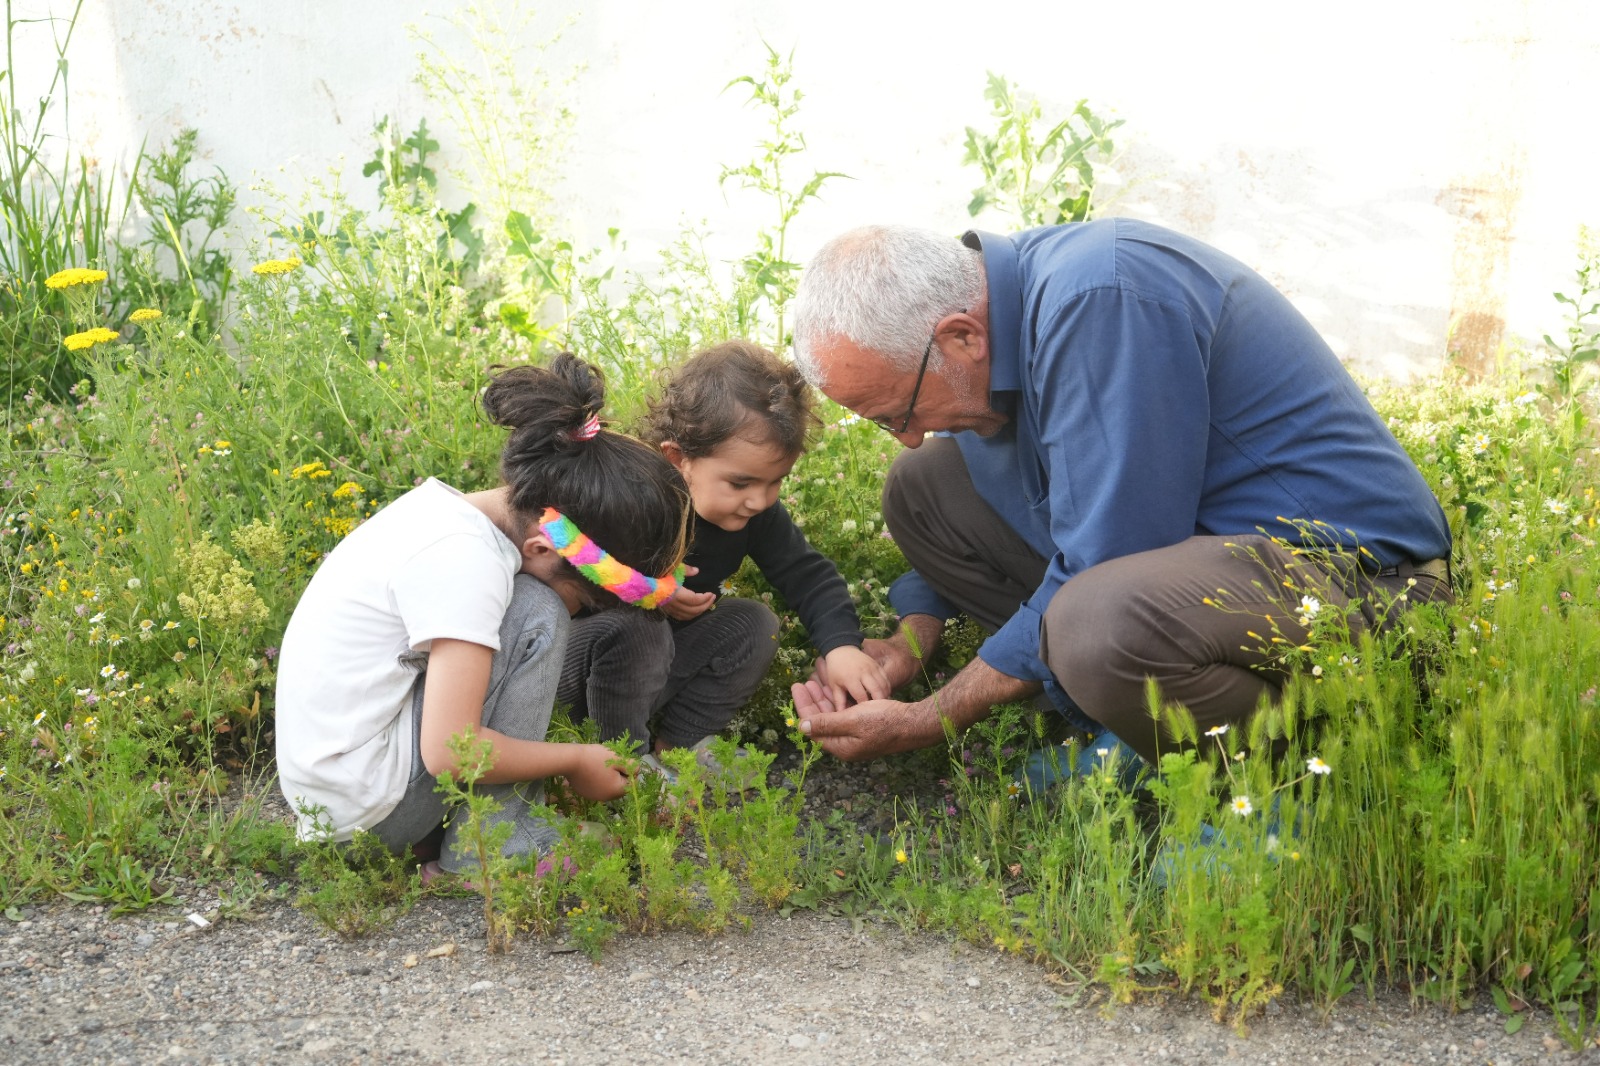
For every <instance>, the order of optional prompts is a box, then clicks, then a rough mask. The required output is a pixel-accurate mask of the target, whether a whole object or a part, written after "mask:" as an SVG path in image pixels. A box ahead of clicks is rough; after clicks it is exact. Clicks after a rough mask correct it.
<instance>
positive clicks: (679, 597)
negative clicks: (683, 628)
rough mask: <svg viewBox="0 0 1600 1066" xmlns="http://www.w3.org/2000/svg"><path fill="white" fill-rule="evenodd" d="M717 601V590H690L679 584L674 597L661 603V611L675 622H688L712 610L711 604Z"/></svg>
mask: <svg viewBox="0 0 1600 1066" xmlns="http://www.w3.org/2000/svg"><path fill="white" fill-rule="evenodd" d="M716 602H717V594H716V593H715V592H690V591H689V590H688V589H686V588H684V587H683V586H682V585H679V586H678V590H677V591H676V592H674V593H673V594H672V599H670V600H668V601H667V602H666V603H663V604H662V605H661V613H662V614H664V615H666V616H667V617H668V618H670V619H672V620H673V621H674V622H687V621H689V620H690V619H691V618H699V617H700V616H701V615H703V614H705V613H706V612H707V611H709V610H711V605H712V604H714V603H716Z"/></svg>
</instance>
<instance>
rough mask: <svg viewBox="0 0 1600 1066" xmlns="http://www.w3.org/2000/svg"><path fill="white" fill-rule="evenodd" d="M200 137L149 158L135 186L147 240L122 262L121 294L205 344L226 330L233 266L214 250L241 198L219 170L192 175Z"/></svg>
mask: <svg viewBox="0 0 1600 1066" xmlns="http://www.w3.org/2000/svg"><path fill="white" fill-rule="evenodd" d="M198 138H199V133H198V132H197V131H196V130H192V129H185V130H182V131H180V132H179V134H178V136H177V137H175V138H174V139H173V141H172V144H171V145H169V146H168V147H167V148H165V149H163V150H161V151H159V152H156V153H155V154H154V155H151V156H150V157H149V158H148V159H147V160H146V161H145V166H144V169H143V172H142V173H141V174H140V175H139V179H138V183H137V186H136V189H137V195H138V197H139V203H140V206H142V207H143V208H144V212H145V214H146V215H147V216H149V220H150V221H149V226H150V232H149V235H148V236H147V237H146V238H145V240H144V241H143V243H141V244H140V245H138V246H136V247H135V248H132V249H123V251H122V254H120V255H119V256H118V264H119V273H120V274H121V275H122V276H121V277H120V278H119V281H118V286H117V288H118V290H119V291H120V292H123V293H125V294H126V295H127V298H128V300H129V301H131V302H132V303H135V304H138V305H140V306H144V307H161V308H166V309H168V312H169V313H171V314H172V315H174V317H179V316H181V317H182V319H183V321H184V323H185V324H186V326H187V328H188V329H189V330H190V331H191V332H198V333H200V335H201V336H205V335H208V334H210V333H215V332H218V331H220V330H221V329H222V325H223V315H224V312H225V310H226V308H227V306H228V298H229V295H230V294H231V293H232V291H233V284H234V269H233V261H232V260H231V259H230V258H229V257H228V253H227V252H225V251H224V250H223V249H222V248H220V247H216V246H214V245H213V241H218V240H220V238H221V235H222V232H223V230H224V228H225V227H226V226H227V225H228V223H229V221H230V220H231V219H232V217H233V209H234V206H235V203H236V200H237V192H236V190H235V189H234V186H233V183H232V182H231V181H229V180H228V176H227V175H226V174H224V173H222V171H220V170H213V172H212V173H211V174H210V175H208V176H206V177H197V176H195V175H194V174H193V173H191V170H192V166H193V163H194V155H195V143H196V141H197V140H198Z"/></svg>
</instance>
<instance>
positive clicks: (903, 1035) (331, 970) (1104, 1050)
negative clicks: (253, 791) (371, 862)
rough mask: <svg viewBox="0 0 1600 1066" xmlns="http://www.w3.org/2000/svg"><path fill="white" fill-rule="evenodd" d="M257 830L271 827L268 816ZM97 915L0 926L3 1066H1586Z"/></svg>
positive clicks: (1447, 1030)
mask: <svg viewBox="0 0 1600 1066" xmlns="http://www.w3.org/2000/svg"><path fill="white" fill-rule="evenodd" d="M902 770H903V768H900V767H895V766H893V765H891V766H887V767H886V766H883V765H881V764H879V765H876V766H866V767H849V768H846V767H842V766H840V764H837V763H831V764H827V763H825V764H823V765H822V766H820V767H819V768H818V771H820V773H818V775H817V777H816V778H815V779H814V780H813V782H811V783H810V785H809V786H808V789H807V792H808V809H810V810H811V811H813V812H814V813H819V814H820V813H822V812H824V811H826V810H828V809H832V808H837V809H843V810H846V811H847V812H849V813H850V814H851V815H852V816H853V817H855V818H856V819H857V820H858V822H860V823H861V824H863V825H864V826H865V827H867V828H869V829H871V828H879V827H878V826H877V825H876V823H877V822H879V821H881V820H882V819H883V816H884V812H885V808H886V807H888V806H890V805H888V804H885V803H883V802H881V800H882V798H883V796H884V794H885V792H886V791H888V790H889V788H890V787H892V788H893V790H894V791H899V790H900V788H901V787H903V785H904V782H902V781H899V780H897V777H898V776H899V775H900V773H901V772H902ZM267 811H268V813H269V815H274V816H283V815H284V813H285V812H284V811H283V809H282V807H281V804H278V803H276V802H274V803H269V804H268V807H267ZM177 892H178V897H179V899H178V906H176V907H173V908H164V909H159V910H157V911H154V912H150V913H145V914H139V915H132V916H126V917H121V918H112V917H110V916H109V915H108V914H107V913H105V911H104V910H103V909H102V908H100V907H94V906H89V905H84V904H76V905H74V904H68V903H50V904H39V905H33V906H27V907H23V908H21V909H20V910H19V911H16V912H14V915H15V916H12V917H11V920H10V921H5V920H0V1003H4V1005H5V1006H4V1009H3V1010H0V1063H6V1064H16V1066H23V1064H32V1063H48V1064H50V1066H61V1064H64V1063H65V1064H71V1063H124V1062H126V1063H144V1062H158V1061H159V1062H187V1061H195V1062H217V1063H222V1062H230V1063H231V1062H271V1063H281V1062H307V1063H324V1062H341V1063H343V1062H351V1063H367V1062H397V1061H406V1062H409V1063H418V1064H421V1063H451V1064H463V1063H478V1062H485V1063H487V1062H501V1061H506V1060H511V1061H531V1062H541V1063H602V1062H604V1063H612V1062H619V1061H627V1062H633V1063H639V1062H666V1061H677V1060H689V1061H695V1062H705V1063H723V1062H750V1061H759V1060H775V1061H780V1062H795V1063H811V1062H816V1063H829V1064H836V1063H840V1062H844V1063H853V1062H878V1061H885V1062H891V1061H892V1062H897V1063H942V1062H958V1061H959V1062H972V1063H990V1062H994V1063H1001V1062H1018V1063H1029V1064H1036V1063H1041V1062H1065V1063H1076V1062H1083V1063H1091V1062H1092V1063H1096V1064H1117V1063H1149V1062H1173V1063H1191V1062H1192V1063H1199V1062H1206V1063H1214V1062H1230V1063H1233V1062H1237V1063H1296V1064H1301V1063H1305V1064H1309V1063H1380V1062H1381V1063H1425V1062H1426V1063H1433V1062H1440V1063H1462V1064H1466V1063H1482V1064H1490V1063H1492V1064H1494V1066H1510V1064H1514V1063H1532V1062H1550V1063H1584V1064H1596V1066H1600V1046H1590V1047H1587V1048H1585V1049H1584V1050H1582V1051H1579V1052H1574V1051H1572V1050H1570V1049H1569V1048H1568V1047H1567V1046H1566V1045H1565V1044H1563V1043H1561V1042H1560V1041H1558V1040H1557V1039H1556V1038H1555V1037H1554V1035H1553V1027H1552V1025H1551V1022H1550V1019H1549V1018H1548V1017H1547V1016H1543V1015H1540V1014H1535V1015H1533V1016H1532V1017H1531V1018H1530V1019H1529V1021H1528V1023H1527V1024H1526V1025H1525V1026H1524V1027H1523V1029H1522V1030H1521V1031H1520V1032H1518V1033H1516V1034H1515V1035H1512V1036H1507V1035H1506V1033H1505V1032H1504V1019H1503V1018H1502V1017H1501V1016H1500V1015H1498V1014H1497V1013H1496V1012H1495V1010H1494V1009H1493V1007H1492V1006H1491V1005H1489V1004H1488V1003H1487V1002H1483V1003H1480V1004H1478V1005H1477V1006H1476V1007H1475V1008H1474V1009H1473V1010H1471V1011H1467V1012H1463V1013H1459V1014H1450V1013H1447V1012H1446V1011H1444V1010H1441V1009H1440V1008H1438V1007H1434V1006H1431V1005H1427V1006H1422V1007H1418V1008H1413V1006H1412V1004H1410V1003H1409V1002H1408V1001H1407V1000H1406V999H1405V998H1404V997H1403V996H1398V995H1389V996H1384V997H1382V998H1381V999H1380V1000H1379V1001H1378V1002H1376V1003H1368V1002H1366V1001H1365V1000H1361V999H1358V998H1356V997H1348V998H1347V999H1346V1001H1345V1003H1343V1004H1341V1005H1340V1006H1339V1007H1338V1008H1337V1009H1336V1011H1335V1012H1334V1013H1333V1015H1332V1017H1331V1018H1330V1019H1329V1020H1328V1022H1327V1023H1326V1024H1324V1023H1323V1022H1322V1021H1321V1019H1319V1017H1318V1016H1317V1014H1316V1012H1315V1011H1314V1010H1312V1009H1311V1008H1309V1007H1306V1006H1302V1005H1298V1004H1296V1003H1294V1002H1292V1001H1285V1002H1282V1003H1278V1004H1274V1005H1273V1006H1272V1007H1271V1008H1270V1009H1269V1010H1268V1012H1267V1013H1266V1014H1264V1015H1262V1016H1261V1017H1259V1018H1256V1019H1253V1020H1252V1021H1251V1032H1250V1035H1249V1036H1247V1037H1241V1036H1239V1035H1238V1034H1237V1033H1235V1032H1234V1031H1233V1030H1232V1029H1231V1028H1229V1027H1227V1026H1224V1025H1219V1024H1218V1023H1217V1022H1215V1021H1213V1020H1212V1018H1211V1015H1210V1012H1209V1010H1208V1009H1207V1008H1206V1007H1205V1005H1204V1004H1202V1003H1196V1002H1190V1001H1183V1000H1178V999H1160V998H1158V999H1152V1000H1150V1001H1147V1002H1142V1003H1139V1004H1136V1005H1133V1006H1125V1007H1120V1008H1118V1009H1117V1010H1116V1011H1115V1012H1113V1013H1109V1014H1107V1013H1106V1012H1105V1011H1104V1004H1102V1003H1099V1002H1097V1001H1096V998H1095V996H1096V993H1095V992H1094V990H1092V989H1087V990H1086V989H1082V988H1079V987H1075V986H1073V985H1071V984H1066V983H1063V982H1062V981H1061V979H1060V978H1059V977H1057V976H1056V975H1053V974H1050V973H1047V972H1046V971H1045V970H1044V969H1042V968H1040V967H1038V966H1034V965H1030V964H1028V963H1024V962H1021V961H1019V960H1016V959H1014V958H1008V957H1003V956H999V955H996V954H994V953H991V952H986V951H981V950H978V949H975V948H971V947H969V946H967V945H965V944H961V943H953V942H951V941H949V940H946V939H944V938H941V937H935V936H929V935H914V934H907V933H904V932H902V931H900V930H899V929H897V928H895V927H893V926H889V925H882V924H876V923H872V922H852V921H849V920H843V919H832V918H830V917H829V916H828V915H825V914H818V913H811V912H797V913H796V914H795V915H794V917H792V918H788V919H784V918H780V917H778V916H776V915H772V914H766V913H763V914H761V915H758V916H757V917H756V919H755V923H754V927H753V928H752V930H751V931H750V932H749V933H748V934H744V933H732V934H728V935H725V936H722V937H719V938H716V939H709V940H708V939H702V938H699V937H696V936H693V935H690V934H668V935H662V936H655V937H640V936H623V937H619V938H618V939H617V940H615V941H613V942H612V944H611V945H610V946H609V947H608V949H607V951H606V954H605V957H604V959H603V960H602V961H601V962H600V963H599V964H598V965H597V964H594V963H591V962H590V961H589V959H588V958H587V956H585V955H583V954H581V953H578V952H576V951H573V950H570V949H569V948H568V947H567V946H565V945H562V944H558V943H554V942H547V941H536V940H530V939H527V938H521V939H519V940H518V941H517V942H516V944H515V946H514V948H513V950H512V952H511V953H510V954H509V955H498V956H490V955H489V954H487V952H486V949H485V942H484V938H483V919H482V908H481V904H480V903H478V902H477V901H476V900H473V899H427V900H424V901H422V903H421V904H419V905H418V906H417V908H416V909H415V910H413V911H412V912H411V913H409V914H407V915H406V916H404V917H403V918H401V920H400V921H399V922H398V923H397V924H396V925H395V926H393V927H392V928H390V929H388V930H386V931H385V932H383V933H380V934H378V935H377V936H375V937H372V938H369V939H367V940H362V941H354V942H346V941H341V940H339V939H338V938H336V937H334V936H333V935H332V934H330V933H328V932H327V931H326V930H324V929H323V928H322V927H321V926H319V925H317V924H316V922H315V921H314V920H313V919H311V918H310V917H309V916H307V915H304V914H302V913H300V912H299V911H296V910H295V909H294V908H293V907H291V906H289V905H287V904H286V903H283V902H271V903H268V904H265V905H263V906H261V907H260V908H259V909H258V910H257V911H256V912H255V913H253V914H252V915H250V916H249V918H247V919H243V918H229V919H223V920H221V921H217V922H215V923H214V924H211V925H209V926H207V927H206V928H199V927H197V926H196V925H195V924H193V923H192V922H191V921H189V920H188V915H190V914H197V915H208V914H209V915H215V914H216V913H217V909H218V907H219V904H220V900H219V898H218V896H217V894H216V892H215V890H214V889H207V888H204V887H201V886H197V885H191V884H185V883H179V885H178V887H177Z"/></svg>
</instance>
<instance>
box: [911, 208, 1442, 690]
mask: <svg viewBox="0 0 1600 1066" xmlns="http://www.w3.org/2000/svg"><path fill="white" fill-rule="evenodd" d="M964 240H965V242H966V243H967V244H968V246H970V247H974V248H980V249H981V250H982V252H983V261H984V268H985V271H986V273H987V275H988V291H989V357H990V372H989V373H990V377H989V392H990V402H991V404H992V405H993V407H994V408H995V410H997V411H1001V412H1004V413H1006V414H1008V415H1009V416H1010V418H1011V421H1010V423H1009V424H1008V425H1007V426H1006V427H1005V428H1004V429H1002V430H1001V431H1000V432H999V433H997V434H995V435H994V436H992V437H987V438H985V437H979V436H978V435H977V434H975V433H971V432H964V433H958V434H956V435H955V439H956V441H957V443H958V444H959V445H960V447H961V452H962V455H963V457H964V458H965V459H966V462H967V468H968V471H969V472H970V473H971V475H972V481H973V484H974V486H975V487H976V488H977V490H978V492H979V494H980V495H982V497H983V498H984V499H985V500H987V501H988V502H989V504H990V505H991V506H993V507H994V509H995V510H996V511H997V512H998V513H999V514H1000V516H1001V517H1002V518H1004V519H1005V520H1006V521H1007V522H1008V523H1009V524H1010V525H1011V526H1012V527H1013V528H1014V529H1016V530H1017V532H1018V533H1019V534H1021V535H1022V536H1023V537H1024V538H1025V539H1026V540H1027V541H1028V542H1029V543H1030V544H1032V545H1033V547H1034V548H1035V549H1036V550H1037V551H1038V552H1039V553H1040V554H1041V555H1042V556H1044V557H1045V558H1046V559H1048V560H1049V561H1050V562H1049V567H1048V569H1047V570H1046V573H1045V578H1044V582H1043V583H1042V584H1041V585H1040V586H1039V588H1038V590H1037V591H1036V592H1035V593H1034V594H1033V596H1032V597H1031V598H1029V599H1028V601H1027V602H1025V603H1023V604H1022V605H1021V606H1020V607H1019V609H1018V610H1017V613H1016V615H1015V616H1013V617H1012V618H1011V620H1010V621H1009V622H1007V623H1006V624H1005V625H1004V626H1003V627H1001V629H1000V630H999V631H998V632H997V633H995V634H994V635H993V636H992V637H990V638H989V640H988V641H987V642H985V643H984V645H983V647H982V648H980V649H979V655H980V656H981V657H982V658H983V660H984V661H985V662H987V663H988V664H989V665H990V666H992V667H994V668H995V669H996V670H998V671H1000V672H1001V673H1004V674H1008V675H1010V676H1012V677H1017V678H1024V679H1029V680H1035V681H1043V682H1046V683H1047V687H1048V688H1050V689H1051V691H1052V695H1053V696H1055V697H1056V698H1057V702H1058V703H1059V702H1061V701H1060V693H1059V690H1058V689H1056V687H1055V685H1054V683H1053V679H1052V678H1051V675H1050V671H1049V669H1048V668H1047V667H1046V666H1045V665H1044V663H1043V662H1042V661H1041V660H1040V658H1039V621H1040V618H1041V616H1042V615H1043V613H1044V610H1045V608H1046V607H1047V606H1049V604H1050V600H1051V598H1052V597H1053V596H1054V595H1055V593H1056V590H1057V589H1059V588H1060V587H1061V585H1062V583H1063V582H1065V581H1066V580H1067V579H1068V578H1070V577H1072V576H1073V575H1074V574H1076V573H1078V572H1079V571H1082V570H1084V569H1087V568H1088V567H1091V566H1093V565H1095V564H1096V563H1100V562H1104V561H1105V560H1107V559H1113V558H1116V557H1118V556H1123V555H1131V554H1133V553H1135V552H1141V551H1147V550H1149V549H1152V548H1163V547H1167V546H1169V545H1173V544H1177V543H1179V542H1180V541H1183V540H1186V539H1188V538H1189V537H1191V536H1195V535H1206V534H1211V535H1220V536H1229V535H1236V534H1247V533H1254V532H1256V531H1257V530H1265V532H1267V533H1268V534H1269V535H1272V536H1279V537H1284V538H1286V539H1288V540H1290V541H1305V540H1307V538H1306V536H1305V531H1306V529H1307V528H1313V529H1315V530H1316V534H1315V537H1314V539H1315V540H1316V542H1317V543H1320V544H1322V545H1325V546H1333V545H1337V546H1341V547H1344V548H1348V549H1354V548H1356V547H1362V548H1365V549H1366V550H1367V552H1370V553H1371V555H1372V556H1374V557H1375V558H1376V559H1377V561H1378V565H1380V566H1388V565H1392V564H1394V563H1398V562H1401V561H1403V560H1406V559H1411V560H1426V559H1436V558H1440V557H1442V556H1445V555H1448V554H1449V551H1450V529H1449V525H1448V524H1447V523H1446V521H1445V517H1444V512H1443V510H1442V509H1441V508H1440V506H1439V503H1438V501H1437V500H1436V499H1434V497H1433V494H1432V493H1431V492H1430V491H1429V489H1428V485H1427V483H1426V482H1425V481H1424V480H1423V478H1422V475H1421V473H1420V472H1419V471H1418V470H1417V468H1416V465H1415V464H1414V463H1413V462H1412V461H1411V459H1410V457H1409V456H1407V455H1406V453H1405V451H1404V449H1402V448H1401V447H1400V444H1399V442H1397V441H1396V440H1395V439H1394V435H1393V434H1391V433H1390V432H1389V429H1388V427H1387V426H1385V425H1384V424H1383V420H1382V419H1381V418H1379V417H1378V414H1377V412H1376V411H1374V410H1373V409H1372V405H1371V404H1370V403H1368V402H1367V398H1366V397H1365V396H1364V395H1362V393H1361V390H1360V389H1359V388H1358V387H1357V386H1356V383H1355V381H1354V380H1353V379H1352V378H1351V377H1350V375H1349V373H1348V372H1347V371H1346V370H1345V368H1344V366H1343V365H1342V364H1341V363H1340V362H1339V360H1338V357H1337V356H1335V355H1334V354H1333V351H1332V350H1331V349H1330V348H1329V347H1328V345H1327V344H1326V343H1325V342H1324V341H1323V340H1322V338H1321V337H1319V336H1318V335H1317V333H1316V331H1315V330H1314V329H1313V328H1312V327H1311V324H1310V323H1309V322H1307V321H1306V320H1305V318H1304V317H1302V316H1301V315H1300V313H1299V312H1298V311H1296V310H1295V309H1294V307H1293V306H1292V305H1291V304H1290V303H1289V301H1288V299H1287V298H1285V297H1284V296H1283V295H1282V294H1281V293H1279V292H1278V291H1277V290H1276V289H1274V288H1273V287H1272V286H1271V285H1270V284H1268V282H1267V281H1266V280H1265V279H1264V278H1262V277H1261V276H1260V275H1258V274H1256V273H1255V272H1254V271H1252V270H1250V269H1249V268H1248V267H1246V266H1244V264H1242V263H1240V262H1238V261H1237V260H1235V259H1232V258H1230V257H1229V256H1227V255H1224V254H1223V253H1221V252H1219V251H1217V250H1216V249H1214V248H1211V247H1209V246H1207V245H1205V244H1202V243H1200V242H1199V241H1196V240H1192V239H1190V238H1188V237H1184V236H1182V235H1181V234H1178V233H1174V232H1172V231H1170V230H1166V229H1163V228H1161V227H1159V226H1154V225H1150V224H1148V223H1143V222H1138V221H1135V220H1132V219H1121V218H1118V219H1106V220H1102V221H1097V222H1083V223H1076V224H1070V225H1066V226H1054V227H1049V228H1045V229H1036V230H1029V231H1027V232H1024V233H1019V234H1016V235H1014V236H1010V237H1006V236H999V235H995V234H989V233H969V234H967V236H966V237H965V238H964ZM1313 522H1315V523H1318V524H1317V525H1316V526H1314V527H1311V526H1310V525H1309V524H1310V523H1313ZM891 600H892V601H893V603H894V606H895V608H896V610H897V611H898V612H899V613H900V614H901V615H902V616H903V615H907V614H932V615H935V616H938V617H942V618H948V617H950V616H951V615H952V614H954V613H955V612H954V610H953V609H952V608H951V607H950V605H948V604H947V603H945V602H944V601H943V600H942V599H941V598H940V597H939V596H938V595H937V594H936V593H935V592H934V591H933V590H932V589H931V588H929V587H928V585H927V584H926V583H925V582H924V581H923V580H922V578H921V577H920V576H919V575H917V574H916V573H915V572H913V573H910V574H907V575H905V576H904V577H902V578H901V579H900V580H899V581H897V582H895V584H894V586H893V588H892V589H891Z"/></svg>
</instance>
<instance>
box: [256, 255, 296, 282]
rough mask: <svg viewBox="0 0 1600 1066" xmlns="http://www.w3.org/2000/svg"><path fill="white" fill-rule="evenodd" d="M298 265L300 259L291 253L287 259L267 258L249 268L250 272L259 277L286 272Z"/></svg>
mask: <svg viewBox="0 0 1600 1066" xmlns="http://www.w3.org/2000/svg"><path fill="white" fill-rule="evenodd" d="M300 265H301V264H300V259H299V258H298V257H297V256H292V255H291V256H290V257H289V258H287V259H268V260H267V261H266V262H265V263H257V264H256V265H255V266H253V267H251V268H250V272H251V273H253V274H257V275H259V276H261V277H270V276H272V275H273V274H287V273H289V271H291V270H294V269H296V268H298V267H299V266H300Z"/></svg>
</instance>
